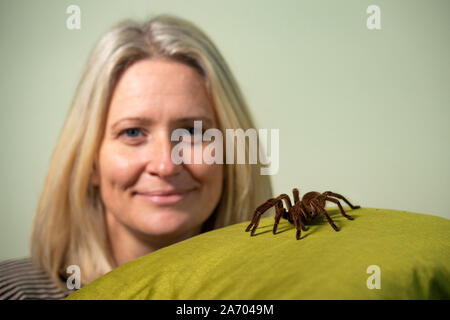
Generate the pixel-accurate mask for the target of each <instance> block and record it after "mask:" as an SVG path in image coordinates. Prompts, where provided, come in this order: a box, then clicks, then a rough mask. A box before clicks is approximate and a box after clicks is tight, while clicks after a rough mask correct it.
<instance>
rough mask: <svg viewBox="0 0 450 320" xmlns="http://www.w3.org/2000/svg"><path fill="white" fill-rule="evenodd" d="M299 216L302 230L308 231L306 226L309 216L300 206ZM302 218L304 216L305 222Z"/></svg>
mask: <svg viewBox="0 0 450 320" xmlns="http://www.w3.org/2000/svg"><path fill="white" fill-rule="evenodd" d="M299 210H300V212H299V214H298V219H299V221H300V222H301V224H300V226H301V228H302V230H303V231H306V230H308V229H306V227H305V224H306V222H307V221H308V218H307V217H308V215H307V214H306V212H305V210H303V208H302V206H299ZM302 216H303V220H302Z"/></svg>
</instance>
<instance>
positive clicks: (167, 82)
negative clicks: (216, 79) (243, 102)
mask: <svg viewBox="0 0 450 320" xmlns="http://www.w3.org/2000/svg"><path fill="white" fill-rule="evenodd" d="M213 115H214V110H213V107H212V105H211V101H210V99H209V96H208V92H207V89H206V85H205V82H204V80H203V78H202V77H201V75H199V74H198V72H197V71H196V70H195V69H193V68H192V67H189V66H187V65H185V64H182V63H179V62H175V61H166V60H142V61H138V62H136V63H135V64H133V65H132V66H130V67H129V68H128V69H127V70H126V71H125V72H124V74H123V75H122V77H121V78H120V80H119V82H118V84H117V86H116V88H115V90H114V92H113V96H112V100H111V104H110V110H109V115H108V118H112V120H117V119H118V118H127V117H136V116H150V117H151V116H154V117H190V116H203V117H208V116H209V117H213Z"/></svg>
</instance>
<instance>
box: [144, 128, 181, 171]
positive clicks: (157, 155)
mask: <svg viewBox="0 0 450 320" xmlns="http://www.w3.org/2000/svg"><path fill="white" fill-rule="evenodd" d="M181 166H182V165H181V164H180V165H177V164H175V163H174V162H173V161H172V141H170V137H169V135H167V134H160V135H159V136H158V137H154V141H153V146H152V148H151V150H150V154H149V160H148V164H147V168H146V170H147V172H148V173H149V174H150V175H153V176H158V177H161V178H162V177H170V176H173V175H176V174H178V173H179V172H180V171H181V169H182V168H181Z"/></svg>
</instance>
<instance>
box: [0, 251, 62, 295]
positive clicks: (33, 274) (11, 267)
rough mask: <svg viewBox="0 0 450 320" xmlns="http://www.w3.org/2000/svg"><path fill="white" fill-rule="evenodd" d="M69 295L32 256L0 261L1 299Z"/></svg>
mask: <svg viewBox="0 0 450 320" xmlns="http://www.w3.org/2000/svg"><path fill="white" fill-rule="evenodd" d="M67 295H68V293H67V292H63V291H62V290H61V289H60V288H58V286H57V285H56V284H55V283H54V282H53V281H52V279H51V278H50V277H49V276H48V274H47V273H46V272H45V271H44V270H42V269H39V268H37V267H36V266H34V265H33V263H32V261H31V258H23V259H11V260H6V261H2V262H0V300H5V299H17V300H24V299H64V298H65V297H66V296H67Z"/></svg>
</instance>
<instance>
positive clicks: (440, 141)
mask: <svg viewBox="0 0 450 320" xmlns="http://www.w3.org/2000/svg"><path fill="white" fill-rule="evenodd" d="M71 4H76V5H78V6H79V7H80V9H81V29H80V30H69V29H67V27H66V20H67V19H68V17H69V14H67V13H66V9H67V7H68V6H69V5H71ZM372 4H376V5H378V6H379V7H380V9H381V30H369V29H368V28H367V27H366V20H367V18H368V16H369V15H368V14H367V13H366V9H367V7H368V6H369V5H372ZM159 13H171V14H175V15H178V16H180V17H183V18H186V19H188V20H191V21H192V22H194V23H195V24H197V25H198V26H199V27H200V28H202V29H203V30H204V31H205V32H206V33H207V34H208V35H209V36H210V37H211V39H212V40H213V41H214V42H215V43H216V45H217V46H218V48H219V50H220V51H221V52H222V54H223V55H224V57H225V58H226V60H227V62H228V64H229V66H230V67H231V69H232V71H233V72H234V74H235V77H236V78H237V79H238V83H239V85H240V87H241V89H242V91H243V92H244V95H245V97H246V99H247V102H248V104H249V106H250V108H251V111H252V112H253V115H254V118H255V120H256V124H257V126H258V127H259V128H267V129H271V128H274V129H279V130H280V159H279V161H280V169H279V172H278V174H277V175H275V176H272V181H273V185H274V191H275V194H276V195H277V194H280V193H289V194H290V193H291V190H292V188H293V187H298V188H299V189H300V191H301V192H302V193H305V192H307V191H312V190H316V191H321V192H323V191H326V190H333V191H335V192H339V193H342V194H343V195H344V196H347V197H348V198H349V199H350V200H351V201H352V202H354V203H355V204H359V205H361V206H364V207H376V208H390V209H397V210H404V211H413V212H420V213H426V214H432V215H438V216H442V217H447V218H450V212H449V210H448V208H449V197H450V195H449V191H450V170H449V169H450V150H449V138H450V126H449V120H450V93H449V92H450V90H449V89H450V59H449V57H450V43H449V39H450V37H449V36H450V34H449V31H450V19H449V18H448V14H449V13H450V1H448V0H442V1H425V0H422V1H412V0H401V1H400V0H389V1H381V0H376V1H375V0H372V1H365V0H352V1H349V0H346V1H344V0H341V1H335V0H327V1H317V0H311V1H300V0H292V1H287V0H283V1H275V0H270V1H261V0H245V1H242V0H227V1H224V0H220V1H212V0H194V1H184V0H180V1H173V0H169V1H168V0H158V1H151V0H140V1H136V0H134V1H111V0H96V1H88V0H85V1H75V0H73V1H65V0H53V1H50V0H39V1H31V0H30V1H23V0H22V1H18V0H0V39H1V51H0V58H1V59H0V70H1V73H0V121H1V125H0V141H1V146H2V156H1V160H0V161H1V163H0V174H1V179H0V209H1V214H0V260H3V259H7V258H15V257H23V256H27V255H28V254H29V253H28V252H29V245H28V241H29V240H28V239H29V234H30V230H31V223H32V219H33V216H34V210H35V208H36V205H37V202H38V198H39V195H40V191H41V188H42V185H43V182H44V178H45V175H46V172H47V166H48V163H49V160H50V157H51V154H52V151H53V148H54V146H55V144H56V141H57V138H58V135H59V132H60V130H61V127H62V124H63V122H64V119H65V116H66V114H67V111H68V108H69V104H70V101H71V99H72V96H73V93H74V90H75V87H76V84H77V82H78V80H79V78H80V75H81V70H82V67H83V65H84V63H85V61H86V58H87V56H88V54H89V52H90V50H91V49H92V47H93V45H94V43H95V42H96V41H97V39H98V38H99V37H100V36H101V34H102V33H104V32H105V31H106V30H107V29H108V28H109V27H110V26H112V25H113V24H115V23H117V22H118V21H119V20H122V19H124V18H137V19H145V18H149V17H151V16H153V15H155V14H159Z"/></svg>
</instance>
